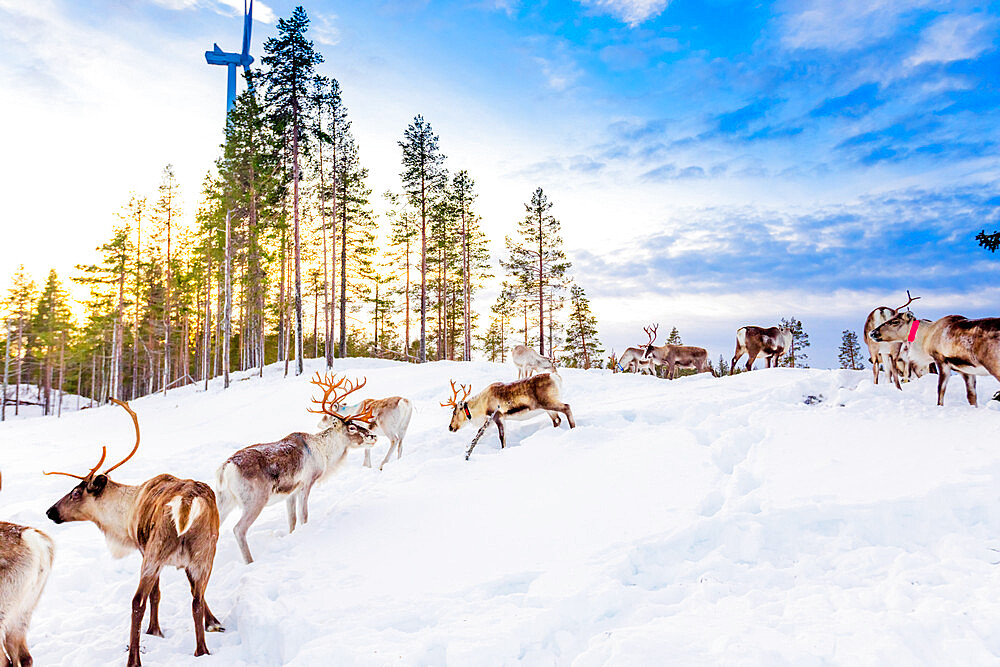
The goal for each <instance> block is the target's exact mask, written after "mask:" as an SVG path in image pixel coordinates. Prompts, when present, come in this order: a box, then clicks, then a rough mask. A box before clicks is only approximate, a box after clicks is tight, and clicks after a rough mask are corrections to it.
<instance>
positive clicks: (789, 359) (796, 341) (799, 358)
mask: <svg viewBox="0 0 1000 667" xmlns="http://www.w3.org/2000/svg"><path fill="white" fill-rule="evenodd" d="M778 326H779V327H787V328H789V329H791V331H792V349H790V350H786V352H785V356H783V357H782V358H781V359H779V360H778V365H779V366H790V367H792V368H795V367H798V368H809V364H808V363H807V362H808V361H809V356H808V355H807V354H806V352H805V349H806V348H807V347H809V334H807V333H806V332H805V330H804V329H803V328H802V322H801V321H799V320H797V319H795V318H794V317H789V318H788V319H785V318H781V323H780V324H779V325H778Z"/></svg>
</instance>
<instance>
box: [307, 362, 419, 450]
mask: <svg viewBox="0 0 1000 667" xmlns="http://www.w3.org/2000/svg"><path fill="white" fill-rule="evenodd" d="M334 379H335V378H333V379H330V378H328V379H327V382H330V383H332V382H333V381H334ZM345 381H346V378H342V379H341V380H339V381H338V382H337V385H338V386H340V385H341V384H343V383H344V382H345ZM312 382H313V384H316V385H322V384H324V381H323V380H322V379H321V378H320V376H319V372H318V371H317V372H316V377H314V378H313V380H312ZM367 382H368V379H367V378H365V379H364V381H362V383H361V384H360V385H358V386H357V387H354V388H353V389H351V390H350V391H349V392H347V393H348V394H349V393H351V392H353V391H356V390H358V389H361V387H363V386H365V384H366V383H367ZM346 395H347V394H345V396H346ZM330 409H332V410H333V411H335V412H336V413H337V414H338V415H349V414H362V413H365V412H370V413H371V414H372V417H373V418H374V421H373V422H372V423H371V424H369V426H368V428H369V430H370V431H371V432H372V433H374V434H376V435H384V436H385V437H387V438H389V451H388V452H386V454H385V458H384V459H382V463H381V464H380V465H379V467H378V469H379V470H381V469H382V468H384V467H385V464H386V462H387V461H388V460H389V457H390V456H392V452H393V451H395V452H396V459H397V460H398V459H399V458H401V457H402V456H403V438H404V437H406V429H407V428H408V427H409V426H410V417H411V416H412V415H413V404H412V403H410V401H408V400H407V399H405V398H403V397H402V396H389V397H388V398H366V399H365V400H363V401H361V402H360V403H356V404H354V405H347V404H346V403H330ZM334 419H335V418H334V417H331V416H329V415H326V414H324V415H323V417H322V419H320V421H319V428H320V429H327V428H329V427H330V426H331V425H332V424H333V420H334ZM364 466H365V467H366V468H371V467H372V458H371V449H370V448H368V447H365V462H364Z"/></svg>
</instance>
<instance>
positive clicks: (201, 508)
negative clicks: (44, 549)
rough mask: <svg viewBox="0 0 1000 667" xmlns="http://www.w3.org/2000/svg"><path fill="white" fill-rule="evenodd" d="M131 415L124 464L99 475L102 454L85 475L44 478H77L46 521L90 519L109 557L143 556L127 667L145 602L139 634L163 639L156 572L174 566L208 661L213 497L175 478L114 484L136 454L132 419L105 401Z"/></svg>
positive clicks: (215, 526) (215, 521)
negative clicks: (185, 585) (187, 589)
mask: <svg viewBox="0 0 1000 667" xmlns="http://www.w3.org/2000/svg"><path fill="white" fill-rule="evenodd" d="M111 400H112V401H113V402H114V403H116V404H117V405H120V406H122V407H123V408H125V410H127V411H128V413H129V414H130V415H131V416H132V422H133V424H134V425H135V447H133V448H132V451H131V452H130V453H129V455H128V456H126V457H125V458H124V459H122V460H121V461H119V462H118V463H116V464H115V465H113V466H111V467H110V468H108V469H107V470H105V471H104V472H103V473H101V474H97V470H98V468H100V467H101V465H102V464H103V463H104V459H105V458H107V454H108V450H107V448H106V447H105V448H103V451H102V453H101V460H100V461H98V462H97V465H96V466H94V467H93V468H92V469H91V470H90V472H89V473H87V474H86V475H84V476H80V475H74V474H72V473H68V472H49V473H45V474H46V475H66V476H67V477H75V478H76V479H79V480H81V481H80V483H79V484H77V485H76V486H75V487H74V488H73V490H72V491H70V492H69V493H67V494H66V495H65V496H63V497H62V499H60V500H59V502H57V503H56V504H55V505H53V506H52V507H50V508H49V511H48V512H47V513H46V515H47V516H48V517H49V518H50V519H52V520H53V521H54V522H55V523H63V522H64V521H91V522H93V523H94V524H96V525H97V527H98V528H100V529H101V532H103V533H104V539H105V540H106V541H107V544H108V548H109V549H110V550H111V554H112V555H113V556H114V557H115V558H122V557H124V556H126V555H127V554H129V553H131V552H132V550H133V549H138V550H139V552H140V553H141V554H142V567H141V568H140V570H139V588H138V590H136V592H135V596H134V597H133V598H132V626H131V630H130V635H129V651H128V664H129V666H130V667H131V666H132V665H139V629H140V626H141V625H142V618H143V616H144V615H145V613H146V601H147V600H149V603H150V605H149V627H148V628H147V629H146V634H150V635H156V636H158V637H162V636H163V633H162V632H161V631H160V616H159V606H160V570H161V569H163V568H164V567H166V566H170V565H173V566H175V567H177V568H179V569H183V570H184V571H185V573H187V578H188V582H190V584H191V596H192V598H193V601H192V603H191V615H192V616H193V617H194V635H195V644H196V648H195V652H194V654H195V655H207V654H208V647H207V646H206V645H205V630H209V631H222V630H223V628H222V625H221V624H220V623H219V620H218V619H217V618H215V616H214V615H213V614H212V612H211V610H209V608H208V603H206V602H205V588H206V587H207V586H208V579H209V577H210V576H211V575H212V563H213V561H214V560H215V546H216V542H217V541H218V539H219V513H218V511H217V510H216V508H215V494H214V493H212V488H211V487H210V486H209V485H208V484H205V483H203V482H196V481H194V480H191V479H178V478H176V477H174V476H173V475H157V476H156V477H154V478H152V479H150V480H148V481H146V482H143V483H142V484H140V485H138V486H129V485H127V484H118V483H117V482H113V481H111V479H109V478H108V475H109V474H110V473H111V472H112V471H113V470H115V469H116V468H118V467H119V466H121V465H122V464H124V463H125V462H126V461H128V460H129V459H131V458H132V457H133V456H134V455H135V453H136V451H137V450H138V449H139V419H138V417H136V415H135V413H134V412H133V411H132V409H131V408H129V406H128V404H127V403H123V402H121V401H117V400H115V399H111Z"/></svg>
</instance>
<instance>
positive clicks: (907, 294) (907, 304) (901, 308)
mask: <svg viewBox="0 0 1000 667" xmlns="http://www.w3.org/2000/svg"><path fill="white" fill-rule="evenodd" d="M919 298H920V297H919V296H910V290H906V303H904V304H903V305H902V306H900V307H899V308H897V309H896V312H897V313H898V312H899V311H901V310H903V309H904V308H906V307H907V306H909V305H910V304H911V303H913V302H914V301H916V300H917V299H919Z"/></svg>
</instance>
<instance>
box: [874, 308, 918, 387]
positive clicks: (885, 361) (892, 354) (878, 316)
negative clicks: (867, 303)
mask: <svg viewBox="0 0 1000 667" xmlns="http://www.w3.org/2000/svg"><path fill="white" fill-rule="evenodd" d="M919 298H920V297H919V296H910V290H906V299H907V301H906V303H904V304H903V305H902V306H899V307H898V308H889V307H888V306H879V307H878V308H876V309H875V310H873V311H872V312H870V313H868V317H867V318H866V319H865V328H864V339H865V344H866V345H867V346H868V356H869V357H870V358H871V361H872V375H873V376H874V378H875V384H878V375H879V363H881V364H882V365H883V366H884V367H885V372H886V374H887V375H888V376H889V379H890V380H892V383H893V384H894V385H896V389H902V387H901V386H900V384H899V376H900V373H901V370H900V367H902V368H903V369H906V370H905V371H903V372H906V374H907V377H909V364H908V362H907V361H906V359H905V358H904V353H903V343H902V342H899V341H896V342H885V341H881V342H880V341H878V340H874V339H873V338H872V336H871V334H872V331H874V330H875V329H876V328H878V327H879V326H881V325H882V324H884V323H885V322H887V321H889V320H890V319H892V318H893V317H895V316H896V315H898V314H899V311H901V310H903V308H906V307H907V306H909V305H910V304H911V303H913V302H914V301H916V300H917V299H919ZM918 354H919V353H918Z"/></svg>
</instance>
